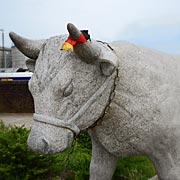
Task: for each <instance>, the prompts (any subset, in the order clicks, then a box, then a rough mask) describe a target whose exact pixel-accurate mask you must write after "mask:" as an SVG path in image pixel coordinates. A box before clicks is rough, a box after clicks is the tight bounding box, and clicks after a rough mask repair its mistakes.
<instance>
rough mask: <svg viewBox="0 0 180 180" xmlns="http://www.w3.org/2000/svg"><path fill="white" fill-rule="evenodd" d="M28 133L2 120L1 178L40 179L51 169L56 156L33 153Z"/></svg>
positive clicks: (0, 141)
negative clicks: (28, 141) (28, 140)
mask: <svg viewBox="0 0 180 180" xmlns="http://www.w3.org/2000/svg"><path fill="white" fill-rule="evenodd" d="M28 133H29V131H28V130H27V129H25V128H24V127H12V126H8V127H5V126H4V124H3V123H2V122H0V179H2V180H11V179H12V180H14V179H17V180H19V179H24V180H26V179H35V178H36V179H38V178H39V177H42V175H45V174H47V173H48V172H49V171H50V168H49V167H51V165H52V164H53V161H54V158H52V157H49V156H43V155H38V154H35V153H33V152H32V151H31V150H30V149H29V148H28V147H27V145H26V140H27V137H28Z"/></svg>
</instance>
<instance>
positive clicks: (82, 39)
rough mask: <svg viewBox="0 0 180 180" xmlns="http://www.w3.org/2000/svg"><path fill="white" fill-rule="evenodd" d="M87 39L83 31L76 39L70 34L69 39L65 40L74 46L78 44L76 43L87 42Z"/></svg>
mask: <svg viewBox="0 0 180 180" xmlns="http://www.w3.org/2000/svg"><path fill="white" fill-rule="evenodd" d="M86 41H87V39H86V38H85V36H84V35H83V33H81V34H80V35H79V37H78V38H77V39H75V40H73V39H71V37H70V36H68V38H67V40H66V41H65V42H67V43H69V44H71V45H72V46H74V45H76V44H81V43H85V42H86Z"/></svg>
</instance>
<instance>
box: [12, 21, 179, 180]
mask: <svg viewBox="0 0 180 180" xmlns="http://www.w3.org/2000/svg"><path fill="white" fill-rule="evenodd" d="M67 28H68V31H69V35H70V37H71V38H72V39H77V38H78V37H79V35H80V33H81V32H80V31H79V30H78V29H77V28H76V27H75V26H74V25H73V24H70V23H69V24H68V26H67ZM10 37H11V39H12V41H13V42H14V44H15V45H16V47H17V48H18V49H19V50H20V51H21V52H22V53H24V54H25V55H26V56H28V57H29V58H30V59H29V60H27V62H26V63H27V66H28V67H29V69H30V70H31V71H33V72H34V73H33V76H32V78H31V80H30V81H29V89H30V91H31V93H32V95H33V98H34V103H35V113H34V116H33V119H34V123H33V126H32V129H31V133H30V135H29V137H28V145H29V147H30V148H31V149H32V150H34V151H35V152H38V153H43V154H53V153H57V152H62V151H64V150H65V149H66V148H67V147H68V145H69V144H70V142H71V140H72V139H73V137H74V136H75V135H77V134H78V133H79V132H80V131H82V130H85V129H87V130H88V132H89V134H90V136H91V140H92V159H91V164H90V179H91V180H110V179H111V178H112V175H113V173H114V170H115V167H116V163H117V160H118V159H119V158H120V157H124V156H130V155H146V156H147V157H148V158H149V159H150V160H151V161H152V163H153V164H154V166H155V169H156V171H157V176H158V178H159V179H161V180H180V79H179V78H180V59H178V58H177V57H175V56H172V55H168V54H165V53H161V52H158V51H155V50H151V49H146V48H144V47H139V46H136V45H134V44H130V43H127V42H113V43H111V44H106V43H102V42H100V41H95V40H92V41H87V42H85V43H79V44H76V45H75V46H74V51H64V50H60V47H61V45H62V44H63V42H64V41H65V40H66V38H67V35H61V36H56V37H52V38H50V39H47V40H41V41H34V40H28V39H25V38H22V37H20V36H19V35H17V34H15V33H10ZM156 178H157V177H156ZM154 179H155V178H154Z"/></svg>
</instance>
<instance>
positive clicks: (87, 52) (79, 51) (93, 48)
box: [67, 23, 101, 63]
mask: <svg viewBox="0 0 180 180" xmlns="http://www.w3.org/2000/svg"><path fill="white" fill-rule="evenodd" d="M67 29H68V32H69V35H70V37H71V39H72V40H76V39H77V38H78V37H79V36H80V34H81V31H80V30H78V29H77V28H76V26H74V25H73V24H71V23H68V25H67ZM74 52H75V54H76V55H77V56H78V57H79V58H80V59H81V60H83V61H85V62H87V63H94V62H95V60H97V58H98V57H99V56H100V52H101V49H100V48H99V47H98V46H97V45H96V44H95V42H93V41H92V42H85V43H80V44H76V45H74Z"/></svg>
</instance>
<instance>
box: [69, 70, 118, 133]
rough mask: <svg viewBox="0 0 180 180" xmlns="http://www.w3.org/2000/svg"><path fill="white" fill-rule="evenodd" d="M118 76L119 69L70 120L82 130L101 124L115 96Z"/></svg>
mask: <svg viewBox="0 0 180 180" xmlns="http://www.w3.org/2000/svg"><path fill="white" fill-rule="evenodd" d="M117 78H118V69H116V70H115V71H114V72H113V73H112V75H111V76H109V77H108V78H107V79H106V80H105V82H104V83H103V84H102V85H101V87H100V88H99V89H98V90H97V91H96V92H95V93H94V94H93V96H92V97H91V98H90V99H89V100H88V101H87V102H86V103H85V104H84V106H83V107H82V108H81V109H80V110H79V111H78V112H77V113H76V114H75V115H74V116H73V118H72V119H71V120H70V122H75V124H76V125H77V126H78V127H79V128H80V130H84V129H89V128H92V127H94V126H96V125H97V124H99V123H100V122H101V121H102V120H103V117H104V116H105V114H106V113H107V111H108V108H109V106H110V104H111V101H112V100H113V98H114V91H115V88H116V81H117ZM89 112H91V115H89V114H88V113H89Z"/></svg>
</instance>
